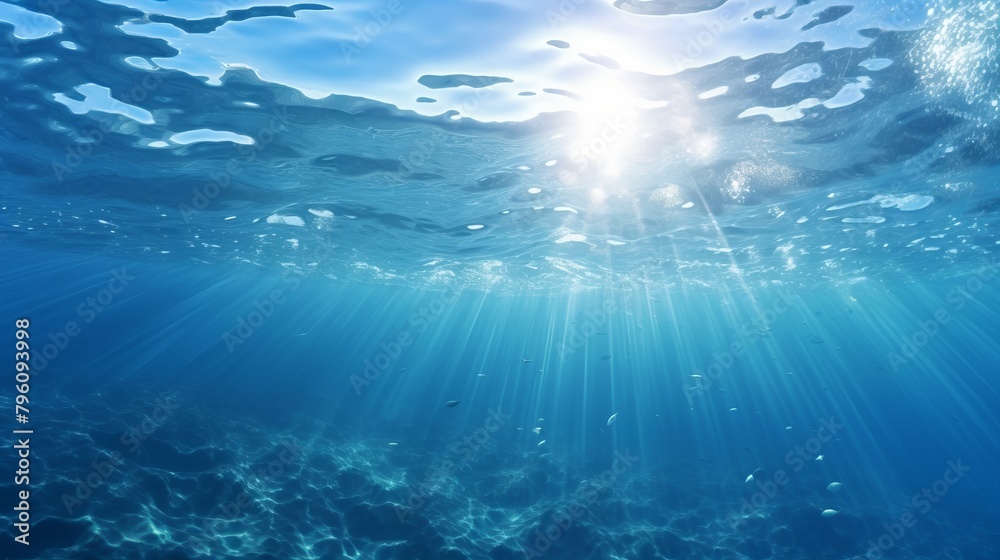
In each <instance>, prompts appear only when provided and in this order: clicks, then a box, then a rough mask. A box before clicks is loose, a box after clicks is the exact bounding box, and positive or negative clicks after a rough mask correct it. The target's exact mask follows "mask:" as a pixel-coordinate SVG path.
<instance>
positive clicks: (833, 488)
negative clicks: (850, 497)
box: [826, 482, 844, 492]
mask: <svg viewBox="0 0 1000 560" xmlns="http://www.w3.org/2000/svg"><path fill="white" fill-rule="evenodd" d="M843 487H844V483H843V482H831V483H830V485H829V486H827V487H826V489H827V491H829V492H840V489H841V488H843Z"/></svg>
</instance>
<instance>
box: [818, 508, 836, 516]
mask: <svg viewBox="0 0 1000 560" xmlns="http://www.w3.org/2000/svg"><path fill="white" fill-rule="evenodd" d="M838 513H840V512H839V511H837V510H835V509H824V510H823V513H821V514H820V515H822V516H823V517H833V516H834V515H837V514H838Z"/></svg>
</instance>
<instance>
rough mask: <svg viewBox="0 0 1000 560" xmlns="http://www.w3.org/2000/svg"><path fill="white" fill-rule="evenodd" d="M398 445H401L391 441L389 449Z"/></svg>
mask: <svg viewBox="0 0 1000 560" xmlns="http://www.w3.org/2000/svg"><path fill="white" fill-rule="evenodd" d="M397 445H399V444H398V443H396V442H394V441H390V442H389V447H396V446H397Z"/></svg>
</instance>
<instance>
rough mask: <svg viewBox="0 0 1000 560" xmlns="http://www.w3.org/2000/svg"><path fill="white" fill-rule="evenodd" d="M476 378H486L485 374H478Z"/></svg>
mask: <svg viewBox="0 0 1000 560" xmlns="http://www.w3.org/2000/svg"><path fill="white" fill-rule="evenodd" d="M476 377H486V374H485V373H480V374H479V375H477V376H476Z"/></svg>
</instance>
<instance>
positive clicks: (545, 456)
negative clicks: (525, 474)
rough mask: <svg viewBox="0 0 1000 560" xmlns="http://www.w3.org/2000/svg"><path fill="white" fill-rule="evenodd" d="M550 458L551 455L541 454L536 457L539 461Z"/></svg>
mask: <svg viewBox="0 0 1000 560" xmlns="http://www.w3.org/2000/svg"><path fill="white" fill-rule="evenodd" d="M551 456H552V453H542V454H541V455H539V456H538V458H539V459H545V458H547V457H551Z"/></svg>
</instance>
